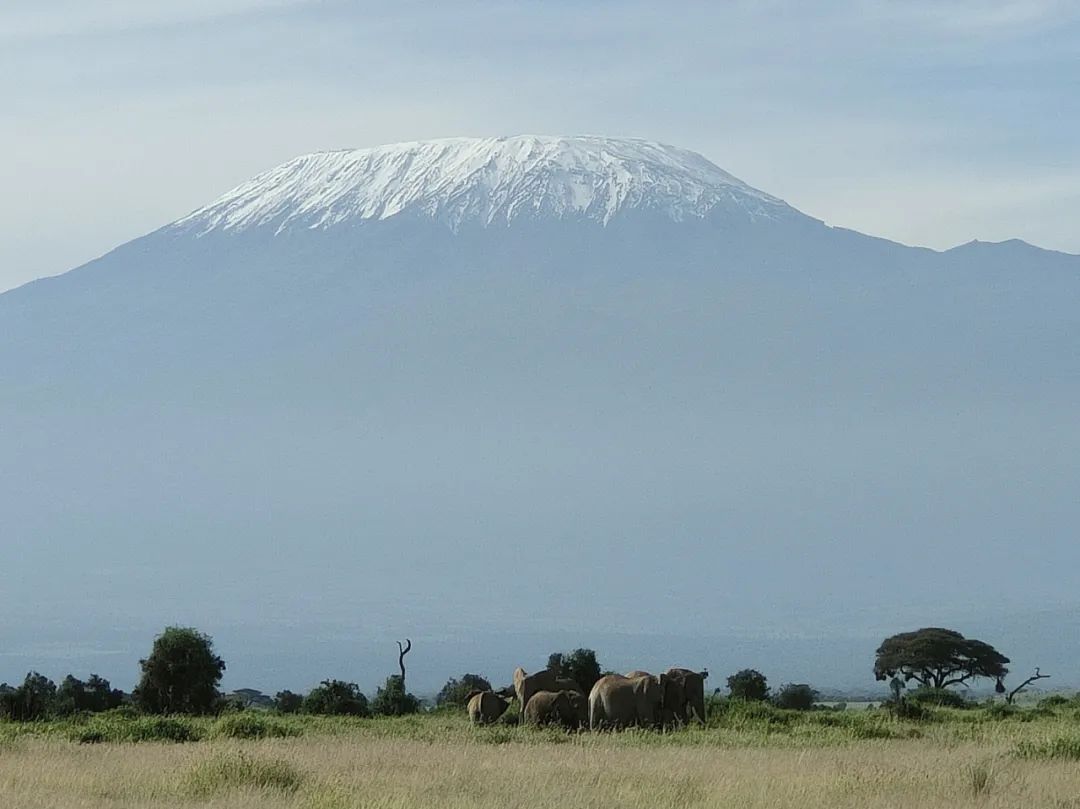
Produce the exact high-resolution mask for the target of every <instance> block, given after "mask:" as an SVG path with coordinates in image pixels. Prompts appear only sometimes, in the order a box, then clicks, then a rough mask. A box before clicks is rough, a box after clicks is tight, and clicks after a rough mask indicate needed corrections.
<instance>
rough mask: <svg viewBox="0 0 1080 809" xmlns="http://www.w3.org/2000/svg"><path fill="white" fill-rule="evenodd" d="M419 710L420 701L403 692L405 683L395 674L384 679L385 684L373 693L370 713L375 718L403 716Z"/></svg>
mask: <svg viewBox="0 0 1080 809" xmlns="http://www.w3.org/2000/svg"><path fill="white" fill-rule="evenodd" d="M419 710H420V700H418V699H417V698H416V697H414V696H413V695H412V694H410V693H409V692H407V691H406V690H405V681H404V680H402V679H401V677H399V676H398V675H396V674H391V675H390V676H389V677H387V678H386V684H385V685H384V686H383V687H382V688H380V689H379V690H378V691H376V692H375V699H374V700H372V702H371V712H372V713H373V714H375V715H376V716H404V715H405V714H410V713H416V712H417V711H419Z"/></svg>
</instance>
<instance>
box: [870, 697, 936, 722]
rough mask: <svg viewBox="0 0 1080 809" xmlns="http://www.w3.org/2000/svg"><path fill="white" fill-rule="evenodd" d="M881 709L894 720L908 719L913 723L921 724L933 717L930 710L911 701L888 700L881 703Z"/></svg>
mask: <svg viewBox="0 0 1080 809" xmlns="http://www.w3.org/2000/svg"><path fill="white" fill-rule="evenodd" d="M881 707H882V708H884V709H885V711H886V712H887V713H888V714H889V716H891V717H893V718H894V719H907V720H909V721H911V722H921V721H924V720H927V719H930V718H931V717H932V716H933V711H932V710H931V709H930V708H928V707H926V706H925V705H920V704H919V703H917V702H912V701H911V700H909V699H900V700H899V701H896V700H891V699H890V700H886V701H885V702H883V703H881Z"/></svg>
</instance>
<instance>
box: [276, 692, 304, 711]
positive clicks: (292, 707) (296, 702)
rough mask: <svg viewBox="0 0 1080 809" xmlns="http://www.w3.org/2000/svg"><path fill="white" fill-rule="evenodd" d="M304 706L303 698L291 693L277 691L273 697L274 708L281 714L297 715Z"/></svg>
mask: <svg viewBox="0 0 1080 809" xmlns="http://www.w3.org/2000/svg"><path fill="white" fill-rule="evenodd" d="M303 705H304V698H303V697H302V696H300V695H299V694H294V693H293V692H292V691H278V692H277V694H275V695H274V707H275V708H277V709H278V710H279V711H281V713H298V712H299V711H300V709H301V708H302V707H303Z"/></svg>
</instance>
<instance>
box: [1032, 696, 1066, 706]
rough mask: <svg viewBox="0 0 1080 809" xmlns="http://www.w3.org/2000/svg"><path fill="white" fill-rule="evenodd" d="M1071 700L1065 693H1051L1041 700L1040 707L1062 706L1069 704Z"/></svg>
mask: <svg viewBox="0 0 1080 809" xmlns="http://www.w3.org/2000/svg"><path fill="white" fill-rule="evenodd" d="M1070 701H1071V700H1070V699H1069V698H1068V697H1066V696H1065V695H1064V694H1051V695H1050V696H1048V697H1043V698H1042V699H1040V700H1039V707H1040V708H1060V707H1062V706H1064V705H1068V704H1069V702H1070Z"/></svg>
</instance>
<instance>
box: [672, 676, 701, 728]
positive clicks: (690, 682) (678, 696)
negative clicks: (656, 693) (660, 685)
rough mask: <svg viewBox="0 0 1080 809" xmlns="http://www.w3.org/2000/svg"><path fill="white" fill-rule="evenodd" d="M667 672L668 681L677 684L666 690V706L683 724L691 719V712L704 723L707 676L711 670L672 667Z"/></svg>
mask: <svg viewBox="0 0 1080 809" xmlns="http://www.w3.org/2000/svg"><path fill="white" fill-rule="evenodd" d="M666 674H667V679H668V681H669V682H671V683H675V684H676V685H675V686H674V687H671V688H669V689H668V691H666V692H665V694H666V696H665V701H664V707H665V708H667V709H669V710H670V711H671V712H672V713H673V714H674V715H675V717H676V718H677V719H678V721H680V722H682V723H683V724H686V723H687V722H689V721H690V713H691V712H693V714H694V716H695V717H696V718H697V721H698V722H699V723H700V724H702V725H704V724H705V678H706V677H708V676H709V672H708V671H691V670H690V669H677V668H671V669H668V670H667V672H666Z"/></svg>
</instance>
